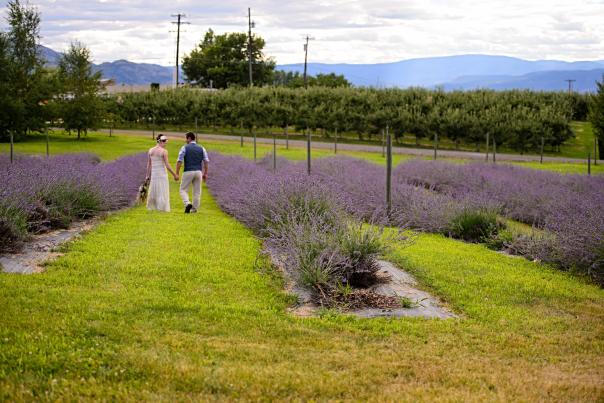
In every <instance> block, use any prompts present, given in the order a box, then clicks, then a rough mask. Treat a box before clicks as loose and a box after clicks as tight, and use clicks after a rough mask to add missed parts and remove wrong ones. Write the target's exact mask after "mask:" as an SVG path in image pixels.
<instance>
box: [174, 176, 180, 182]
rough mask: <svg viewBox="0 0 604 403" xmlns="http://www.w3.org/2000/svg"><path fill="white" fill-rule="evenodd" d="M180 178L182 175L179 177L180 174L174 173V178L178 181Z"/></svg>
mask: <svg viewBox="0 0 604 403" xmlns="http://www.w3.org/2000/svg"><path fill="white" fill-rule="evenodd" d="M179 179H180V177H179V176H178V175H176V174H175V175H174V180H175V181H176V182H178V180H179Z"/></svg>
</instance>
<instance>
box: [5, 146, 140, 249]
mask: <svg viewBox="0 0 604 403" xmlns="http://www.w3.org/2000/svg"><path fill="white" fill-rule="evenodd" d="M145 158H146V157H145V154H140V155H135V156H129V157H124V158H121V159H118V160H116V161H113V162H109V163H99V160H98V158H97V157H96V156H93V155H90V154H65V155H60V156H56V157H52V158H49V159H47V158H43V157H32V156H17V158H16V160H15V162H14V163H12V164H11V163H10V161H9V159H8V157H7V156H5V155H0V170H1V171H2V172H3V173H4V174H3V175H2V176H1V177H0V251H1V250H14V249H16V248H18V246H19V243H20V242H22V241H23V240H24V239H25V238H26V237H27V234H28V233H37V232H43V231H47V230H49V229H52V228H60V227H66V226H68V225H69V223H70V222H71V221H72V220H74V219H76V218H86V217H90V216H92V215H94V214H97V213H98V212H99V211H104V210H112V209H117V208H121V207H125V206H128V205H130V204H131V203H132V202H133V201H134V200H135V196H136V192H137V189H138V185H139V184H140V182H142V180H143V179H144V176H145Z"/></svg>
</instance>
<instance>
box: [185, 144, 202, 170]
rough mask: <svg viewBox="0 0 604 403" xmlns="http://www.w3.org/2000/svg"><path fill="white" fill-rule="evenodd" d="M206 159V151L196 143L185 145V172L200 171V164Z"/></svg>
mask: <svg viewBox="0 0 604 403" xmlns="http://www.w3.org/2000/svg"><path fill="white" fill-rule="evenodd" d="M207 159H208V158H207V155H206V151H205V150H204V148H203V147H201V146H200V145H198V144H196V143H189V144H187V145H185V156H184V165H185V172H187V171H201V164H202V163H203V161H206V160H207Z"/></svg>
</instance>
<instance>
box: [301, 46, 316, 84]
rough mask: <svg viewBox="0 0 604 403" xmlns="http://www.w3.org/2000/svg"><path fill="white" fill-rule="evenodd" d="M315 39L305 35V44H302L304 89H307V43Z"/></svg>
mask: <svg viewBox="0 0 604 403" xmlns="http://www.w3.org/2000/svg"><path fill="white" fill-rule="evenodd" d="M314 39H315V38H311V37H310V36H308V35H306V43H305V44H304V88H308V83H307V78H306V68H307V64H308V41H311V40H314Z"/></svg>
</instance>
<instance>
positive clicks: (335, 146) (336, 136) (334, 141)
mask: <svg viewBox="0 0 604 403" xmlns="http://www.w3.org/2000/svg"><path fill="white" fill-rule="evenodd" d="M333 153H334V154H337V153H338V127H337V126H336V131H335V133H334V137H333Z"/></svg>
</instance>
